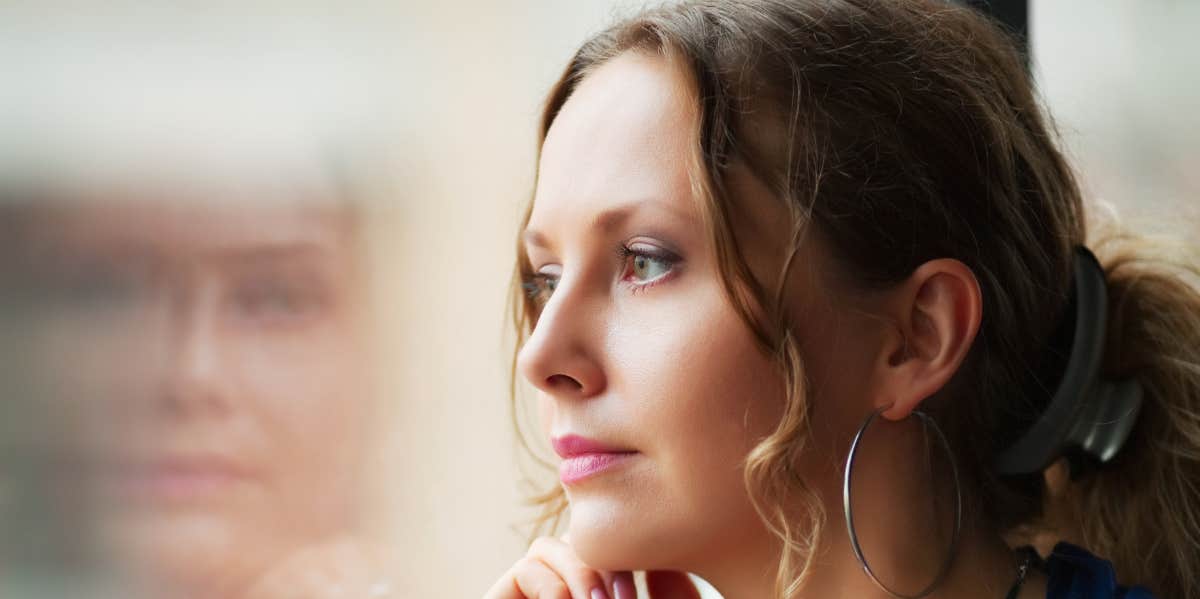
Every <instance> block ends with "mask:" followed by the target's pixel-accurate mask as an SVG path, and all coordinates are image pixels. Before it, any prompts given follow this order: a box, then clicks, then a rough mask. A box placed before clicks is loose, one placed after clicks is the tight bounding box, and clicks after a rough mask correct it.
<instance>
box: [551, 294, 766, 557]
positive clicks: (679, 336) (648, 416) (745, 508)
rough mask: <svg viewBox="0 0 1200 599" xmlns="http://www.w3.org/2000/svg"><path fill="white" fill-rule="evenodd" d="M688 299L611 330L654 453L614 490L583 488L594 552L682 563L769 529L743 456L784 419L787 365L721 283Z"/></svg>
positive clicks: (641, 431) (637, 418) (618, 365)
mask: <svg viewBox="0 0 1200 599" xmlns="http://www.w3.org/2000/svg"><path fill="white" fill-rule="evenodd" d="M681 299H682V301H681V302H680V303H679V304H677V305H671V306H664V307H663V309H662V311H661V312H656V313H655V314H654V315H653V318H650V319H647V320H645V321H641V322H639V323H638V325H639V326H638V327H636V328H635V329H634V330H628V329H621V330H614V332H613V333H612V334H611V335H610V337H609V344H610V347H609V352H608V355H609V356H611V358H610V359H611V363H610V365H609V369H608V371H609V373H610V375H609V384H610V385H612V386H613V387H614V389H613V393H614V395H615V396H616V397H619V398H620V400H621V403H622V406H621V414H622V418H621V419H622V422H623V423H624V426H625V427H626V429H627V430H628V431H629V437H628V439H629V441H630V442H631V443H633V444H634V445H635V446H636V447H637V448H638V449H639V451H641V452H642V453H643V454H644V458H642V460H643V463H642V468H641V469H640V470H638V471H637V472H636V473H635V474H634V476H636V484H634V483H633V482H632V481H631V482H629V483H626V484H624V485H623V487H622V489H621V490H620V492H619V493H617V492H615V491H614V493H613V495H614V497H610V498H601V497H586V496H585V497H584V498H583V499H584V501H583V502H577V501H574V498H573V508H572V509H573V510H575V511H574V513H573V515H572V538H573V539H578V538H579V534H577V532H579V531H581V530H582V531H590V532H591V533H592V536H591V537H590V538H588V539H586V540H587V542H588V546H587V547H585V548H584V549H585V550H590V549H593V548H594V549H595V551H596V553H593V554H589V555H587V556H585V559H599V560H603V561H601V563H607V564H610V565H613V566H616V567H632V566H636V567H637V568H644V567H655V568H657V567H673V566H674V567H678V566H679V564H685V563H687V562H688V561H689V559H688V557H687V556H688V553H689V552H691V551H696V550H697V548H700V547H715V546H730V545H731V543H732V544H736V542H737V541H738V540H739V539H740V538H741V535H744V534H749V532H748V531H756V530H759V528H760V525H759V524H758V522H759V520H758V517H757V514H756V513H755V512H754V510H753V508H752V506H751V504H750V503H749V498H748V496H747V494H746V491H745V486H744V483H743V475H742V463H743V460H744V458H745V456H746V454H747V453H748V452H749V450H750V449H751V448H752V447H753V446H754V445H755V443H756V442H757V441H758V440H759V439H761V438H762V437H763V436H765V435H766V434H768V433H769V432H770V431H771V430H772V428H773V427H774V425H775V422H776V421H777V419H778V417H779V414H780V408H779V406H780V405H781V403H782V401H781V399H782V394H781V388H782V387H781V385H780V383H779V379H778V375H777V373H776V371H775V369H774V368H773V366H772V363H771V361H770V359H769V358H768V357H767V356H765V355H764V354H763V352H762V351H761V350H760V349H759V347H758V346H757V344H756V343H755V341H754V338H753V336H752V333H751V332H750V331H749V330H748V329H747V327H746V325H745V323H744V322H743V321H742V320H741V319H740V317H739V316H738V314H737V313H736V312H735V311H734V310H733V308H732V307H731V306H729V305H728V303H727V302H726V300H725V298H724V295H723V294H722V292H721V291H720V289H719V288H716V287H715V286H714V288H712V289H709V290H705V292H704V293H701V294H698V295H697V294H692V295H690V296H689V297H686V298H681ZM605 499H608V501H605ZM606 531H607V532H606ZM600 539H603V541H601V540H600ZM576 545H577V549H579V547H578V542H576Z"/></svg>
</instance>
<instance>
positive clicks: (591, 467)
mask: <svg viewBox="0 0 1200 599" xmlns="http://www.w3.org/2000/svg"><path fill="white" fill-rule="evenodd" d="M551 442H552V443H553V444H554V452H555V453H557V454H558V455H559V456H560V457H562V459H563V461H562V463H561V464H560V465H559V467H558V478H559V480H561V481H562V482H563V484H570V483H574V482H579V481H581V480H583V479H585V478H588V477H590V476H592V475H595V474H598V473H600V472H603V471H605V470H608V469H610V468H614V467H616V466H618V465H620V464H622V463H624V462H625V461H627V460H629V458H631V457H633V456H634V455H636V454H637V452H636V451H632V450H629V449H624V448H621V447H616V446H612V445H607V444H604V443H601V442H600V441H595V440H592V439H588V438H586V437H580V436H578V435H564V436H562V437H555V438H554V439H552V440H551Z"/></svg>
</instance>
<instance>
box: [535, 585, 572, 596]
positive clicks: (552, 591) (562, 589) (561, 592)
mask: <svg viewBox="0 0 1200 599" xmlns="http://www.w3.org/2000/svg"><path fill="white" fill-rule="evenodd" d="M537 599H571V589H569V588H567V585H566V583H564V582H562V581H557V582H550V583H547V584H546V585H544V586H543V587H542V588H540V589H538V596H537Z"/></svg>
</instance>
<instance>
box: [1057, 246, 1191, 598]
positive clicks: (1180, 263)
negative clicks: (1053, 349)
mask: <svg viewBox="0 0 1200 599" xmlns="http://www.w3.org/2000/svg"><path fill="white" fill-rule="evenodd" d="M1094 249H1095V252H1096V254H1097V256H1098V257H1099V258H1100V260H1101V263H1102V264H1103V266H1104V270H1105V273H1106V279H1107V287H1108V295H1109V322H1108V337H1107V341H1106V349H1105V356H1104V365H1103V374H1104V375H1105V376H1106V377H1108V378H1114V379H1118V378H1126V377H1135V378H1136V379H1137V380H1138V381H1139V382H1140V383H1141V385H1142V387H1143V389H1144V391H1145V395H1144V399H1143V403H1142V411H1141V414H1140V416H1139V419H1138V422H1137V424H1136V426H1135V427H1134V429H1133V431H1132V433H1131V435H1130V437H1129V439H1128V441H1127V442H1126V445H1125V446H1124V448H1123V449H1122V450H1121V452H1120V453H1119V454H1118V455H1117V456H1116V457H1115V459H1114V460H1113V462H1112V463H1111V464H1109V465H1107V467H1105V468H1104V469H1102V470H1097V471H1092V472H1089V473H1085V474H1084V475H1083V476H1081V477H1080V478H1079V480H1076V481H1074V482H1073V483H1072V484H1071V485H1070V486H1069V488H1068V491H1067V492H1066V493H1065V494H1063V496H1062V497H1061V498H1060V499H1059V500H1057V501H1061V502H1062V503H1063V504H1064V505H1057V506H1056V505H1048V506H1047V510H1046V513H1047V514H1051V513H1059V514H1064V515H1065V517H1066V518H1067V519H1068V521H1067V522H1061V523H1058V525H1059V526H1065V527H1066V528H1067V530H1068V531H1070V532H1069V533H1068V536H1069V537H1075V536H1078V537H1079V541H1081V542H1082V544H1083V546H1084V547H1087V548H1088V549H1089V550H1090V551H1092V552H1094V553H1096V554H1097V555H1100V556H1103V557H1105V558H1106V559H1109V560H1111V561H1112V562H1113V565H1114V568H1115V569H1116V571H1117V575H1118V576H1119V577H1120V579H1121V580H1122V581H1125V580H1128V581H1135V582H1138V583H1140V584H1143V585H1145V586H1147V587H1149V588H1150V589H1151V590H1153V591H1154V592H1155V593H1156V594H1157V595H1159V596H1162V597H1176V598H1181V599H1198V598H1200V283H1198V282H1200V266H1198V265H1200V260H1197V256H1196V252H1195V251H1194V250H1183V253H1184V254H1186V255H1182V256H1181V255H1172V252H1173V251H1175V252H1178V250H1179V249H1180V248H1174V249H1172V248H1168V247H1163V246H1156V245H1153V244H1151V243H1150V242H1149V241H1148V240H1146V239H1143V238H1139V237H1135V236H1131V235H1125V234H1114V235H1110V236H1108V237H1106V238H1104V239H1102V240H1101V241H1099V242H1098V243H1096V244H1095V248H1094ZM1050 501H1055V500H1050Z"/></svg>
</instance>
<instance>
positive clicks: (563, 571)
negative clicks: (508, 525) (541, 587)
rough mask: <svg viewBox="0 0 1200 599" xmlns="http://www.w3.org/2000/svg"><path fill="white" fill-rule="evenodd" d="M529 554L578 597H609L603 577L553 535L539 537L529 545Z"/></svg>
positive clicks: (590, 598) (600, 598) (597, 598)
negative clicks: (560, 579)
mask: <svg viewBox="0 0 1200 599" xmlns="http://www.w3.org/2000/svg"><path fill="white" fill-rule="evenodd" d="M529 555H530V556H531V557H535V558H537V559H539V560H541V561H542V562H543V563H545V564H546V565H547V566H549V567H550V569H551V570H553V571H555V572H556V573H558V575H559V576H560V577H562V579H563V580H564V581H566V583H567V587H568V588H569V589H570V590H571V596H572V597H576V598H578V599H610V595H609V592H608V587H607V585H605V583H604V578H603V577H602V576H601V575H600V572H598V571H597V570H596V569H595V568H592V567H589V566H588V565H587V564H585V563H583V560H581V559H579V556H577V555H575V550H574V549H572V548H571V546H570V545H567V544H566V543H564V542H562V541H561V540H559V539H555V538H553V537H540V538H538V539H536V540H534V541H533V544H532V545H530V546H529Z"/></svg>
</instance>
